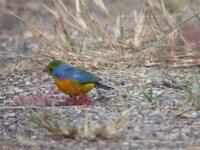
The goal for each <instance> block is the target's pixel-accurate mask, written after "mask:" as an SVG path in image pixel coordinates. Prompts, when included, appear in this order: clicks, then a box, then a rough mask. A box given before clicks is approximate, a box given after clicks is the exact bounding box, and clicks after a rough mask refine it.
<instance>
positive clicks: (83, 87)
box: [54, 78, 95, 96]
mask: <svg viewBox="0 0 200 150" xmlns="http://www.w3.org/2000/svg"><path fill="white" fill-rule="evenodd" d="M54 81H55V84H56V86H57V87H58V88H59V89H60V90H61V91H63V92H64V93H65V94H68V95H70V96H78V95H81V94H85V93H88V92H89V91H90V90H91V89H92V88H93V87H94V86H95V83H84V84H81V83H78V82H76V81H74V80H71V79H68V80H60V79H57V78H54Z"/></svg>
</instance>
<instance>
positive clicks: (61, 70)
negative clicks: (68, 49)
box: [44, 60, 113, 97]
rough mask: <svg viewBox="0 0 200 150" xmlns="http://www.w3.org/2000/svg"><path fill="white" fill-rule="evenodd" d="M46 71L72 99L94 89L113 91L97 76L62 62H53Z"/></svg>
mask: <svg viewBox="0 0 200 150" xmlns="http://www.w3.org/2000/svg"><path fill="white" fill-rule="evenodd" d="M44 71H45V72H47V73H48V74H49V75H50V76H52V77H53V80H54V82H55V84H56V86H57V87H58V89H59V90H61V91H62V92H64V93H65V94H67V95H69V96H70V97H74V96H80V95H81V94H86V93H88V92H89V91H90V90H91V89H93V88H102V89H105V90H110V89H113V88H112V87H110V86H107V85H104V84H102V83H100V81H101V80H102V79H101V78H100V77H98V76H97V75H95V74H93V73H91V72H88V71H86V70H83V69H80V68H78V67H74V66H71V65H69V64H67V63H65V62H63V61H61V60H53V61H51V62H50V63H49V64H48V65H47V66H46V68H45V69H44Z"/></svg>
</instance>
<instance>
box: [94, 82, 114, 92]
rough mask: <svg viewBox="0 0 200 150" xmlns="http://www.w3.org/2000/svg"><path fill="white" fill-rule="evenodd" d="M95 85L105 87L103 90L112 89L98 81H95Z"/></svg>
mask: <svg viewBox="0 0 200 150" xmlns="http://www.w3.org/2000/svg"><path fill="white" fill-rule="evenodd" d="M96 87H97V88H102V89H105V90H111V89H113V88H112V87H110V86H107V85H104V84H101V83H99V82H97V83H96Z"/></svg>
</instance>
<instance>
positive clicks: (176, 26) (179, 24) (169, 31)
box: [155, 11, 200, 44]
mask: <svg viewBox="0 0 200 150" xmlns="http://www.w3.org/2000/svg"><path fill="white" fill-rule="evenodd" d="M199 14H200V11H198V12H197V13H195V14H194V15H192V16H191V17H189V18H187V19H186V20H183V21H182V22H180V23H178V24H177V25H175V27H173V28H171V29H170V30H168V31H167V33H165V34H164V35H163V36H162V37H161V38H160V39H159V40H157V41H156V42H155V44H156V43H160V42H161V41H162V40H163V39H164V38H165V37H166V36H167V35H169V34H170V33H171V32H172V31H174V30H175V29H176V28H178V27H179V26H181V25H182V24H184V23H185V22H187V21H188V20H190V19H192V18H193V17H195V16H197V15H199Z"/></svg>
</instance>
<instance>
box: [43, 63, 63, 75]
mask: <svg viewBox="0 0 200 150" xmlns="http://www.w3.org/2000/svg"><path fill="white" fill-rule="evenodd" d="M62 64H63V62H62V61H60V60H53V61H52V62H50V63H49V64H48V65H47V66H46V68H45V70H44V71H45V72H48V73H49V74H50V75H52V73H53V72H54V71H55V69H56V68H58V67H59V66H61V65H62Z"/></svg>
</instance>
